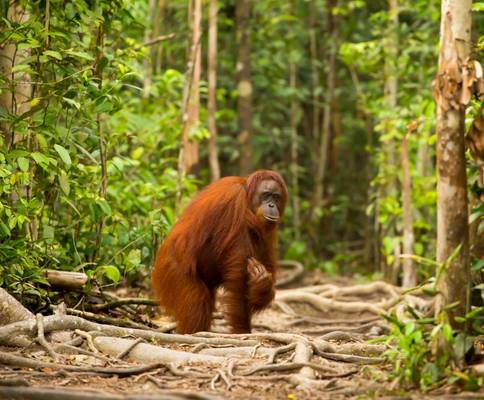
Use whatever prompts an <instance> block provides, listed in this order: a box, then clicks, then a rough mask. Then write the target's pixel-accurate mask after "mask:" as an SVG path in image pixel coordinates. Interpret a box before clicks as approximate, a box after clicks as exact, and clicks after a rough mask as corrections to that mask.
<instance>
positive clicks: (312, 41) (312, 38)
mask: <svg viewBox="0 0 484 400" xmlns="http://www.w3.org/2000/svg"><path fill="white" fill-rule="evenodd" d="M308 11H309V29H310V30H309V54H310V58H311V91H312V92H311V97H312V103H313V104H312V106H313V115H312V117H313V122H312V134H313V138H312V139H313V140H314V142H315V143H316V142H317V141H318V136H319V94H318V90H317V89H318V87H319V71H318V42H317V35H316V30H317V22H316V21H317V9H316V5H315V4H314V0H311V1H310V2H309V10H308Z"/></svg>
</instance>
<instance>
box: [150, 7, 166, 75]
mask: <svg viewBox="0 0 484 400" xmlns="http://www.w3.org/2000/svg"><path fill="white" fill-rule="evenodd" d="M164 11H165V0H158V4H157V6H156V13H155V20H154V23H153V37H154V38H157V37H159V36H161V34H162V32H163V29H162V28H163V17H164ZM150 53H151V62H152V64H153V69H152V71H153V72H154V73H155V74H159V73H160V72H161V63H162V60H163V45H162V44H161V43H160V44H158V45H157V46H152V47H151V50H150Z"/></svg>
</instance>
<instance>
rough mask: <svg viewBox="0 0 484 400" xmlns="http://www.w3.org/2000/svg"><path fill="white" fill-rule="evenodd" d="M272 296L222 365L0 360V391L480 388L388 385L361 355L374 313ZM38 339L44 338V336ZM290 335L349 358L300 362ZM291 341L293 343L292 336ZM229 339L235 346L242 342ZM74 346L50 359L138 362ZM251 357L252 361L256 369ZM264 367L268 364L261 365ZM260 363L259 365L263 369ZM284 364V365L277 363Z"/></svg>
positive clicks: (135, 393) (363, 392)
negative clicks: (121, 371)
mask: <svg viewBox="0 0 484 400" xmlns="http://www.w3.org/2000/svg"><path fill="white" fill-rule="evenodd" d="M354 283H355V282H353V281H352V280H351V279H349V278H341V277H327V276H323V275H322V274H320V273H318V272H314V271H313V272H306V273H305V274H304V276H303V277H302V279H299V280H298V281H297V282H295V283H293V284H291V285H290V286H289V289H291V288H301V287H314V286H315V285H323V284H324V285H327V284H331V285H333V286H335V287H338V288H345V287H349V286H351V285H353V284H354ZM285 290H287V287H286V288H285ZM125 294H130V293H125ZM131 295H132V293H131ZM384 295H385V294H384V293H381V292H378V291H375V292H373V293H368V294H365V295H358V296H351V295H344V296H342V297H341V298H338V301H343V302H345V301H346V302H348V303H353V302H365V303H374V304H377V303H378V302H379V301H381V300H382V297H383V296H384ZM282 303H283V302H278V300H277V298H276V301H275V302H274V304H273V305H272V306H271V307H270V308H269V309H267V310H265V311H264V312H262V313H260V314H258V315H256V316H255V317H254V318H253V334H252V335H251V336H250V337H249V335H247V337H246V338H244V336H238V338H240V339H241V340H245V339H248V340H249V339H251V338H254V337H256V336H254V335H258V334H260V335H262V336H260V337H259V336H258V343H257V345H255V346H252V345H251V346H248V347H249V348H250V351H249V350H248V348H247V347H245V350H247V352H246V353H244V355H238V354H235V353H234V354H232V353H226V354H224V357H225V359H226V360H227V361H224V363H222V364H220V363H215V364H214V363H211V362H197V361H194V362H189V363H182V364H180V365H177V366H176V368H170V367H167V365H161V366H159V367H157V368H153V369H150V370H147V371H146V372H142V373H135V374H133V375H129V376H125V377H123V376H119V375H116V374H113V375H109V374H99V373H97V372H94V371H93V372H90V371H88V370H86V371H83V372H77V371H69V370H66V369H62V368H60V369H55V368H48V367H47V368H36V369H33V368H25V367H18V366H13V365H0V399H3V398H5V399H20V398H22V399H44V398H45V399H57V398H58V399H62V398H66V399H131V398H132V399H144V398H146V399H148V398H150V399H292V400H296V399H350V398H351V399H366V398H395V399H396V398H398V399H404V398H413V399H423V398H439V399H443V398H481V399H484V391H482V392H481V393H457V389H456V388H454V387H444V388H443V389H439V390H438V391H436V392H433V393H429V394H425V395H424V394H422V393H416V392H412V393H410V394H408V393H407V394H403V393H399V392H398V391H397V389H395V388H396V382H392V381H391V379H390V373H391V367H390V366H389V365H386V364H385V363H383V362H375V363H373V362H371V361H372V359H371V358H372V357H376V358H379V355H375V354H373V353H372V351H373V349H374V348H373V347H370V348H367V347H365V346H367V343H368V340H369V339H375V338H378V337H382V336H383V335H385V334H386V333H387V328H386V325H385V323H384V322H383V321H382V320H381V319H379V318H378V317H377V316H376V315H375V314H374V313H372V312H369V311H364V310H363V311H358V312H342V311H341V310H337V309H331V308H330V307H328V308H327V310H326V311H324V310H322V309H321V308H320V307H319V308H316V307H315V306H314V305H311V304H308V303H307V302H291V303H290V307H289V306H288V304H289V303H286V304H285V305H284V304H282ZM151 310H154V309H153V307H151V308H150V307H146V306H142V307H139V308H138V312H140V313H148V314H149V313H151V312H152V311H151ZM212 331H213V332H216V333H218V334H219V335H220V337H222V338H226V337H228V336H227V335H226V332H227V331H228V327H227V326H226V324H225V321H224V319H223V317H222V316H221V315H219V314H217V315H216V318H215V319H214V324H213V327H212ZM279 333H281V334H289V335H292V336H291V337H290V338H289V339H287V341H286V342H284V340H286V337H284V338H283V339H281V340H282V342H281V340H279V339H277V338H276V340H274V338H273V337H271V336H270V335H277V334H279ZM263 335H267V336H263ZM195 336H196V335H195ZM201 336H204V335H201ZM201 336H197V337H201ZM204 337H211V336H208V335H205V336H204ZM275 337H276V336H275ZM47 338H48V339H49V340H50V338H49V337H47ZM294 338H296V339H294ZM298 338H304V340H303V342H305V343H312V341H314V342H316V341H318V340H324V343H329V344H330V345H331V346H335V349H336V350H334V351H335V352H337V353H339V354H342V356H341V357H343V356H345V357H346V356H347V355H350V356H352V355H354V354H356V357H355V359H349V358H348V359H332V358H333V357H332V356H331V354H329V353H326V352H325V351H324V350H323V351H321V352H319V353H318V351H315V352H314V353H312V354H311V355H310V356H309V358H307V359H306V361H304V360H303V361H300V360H301V356H300V354H301V353H298V351H297V346H299V344H300V342H299V341H298V340H299V339H298ZM293 340H294V343H292V341H293ZM145 342H150V341H145ZM296 342H297V343H299V344H297V343H296ZM161 346H163V348H170V349H174V350H178V351H183V352H188V353H199V354H205V353H207V354H208V353H209V352H212V351H221V352H222V353H223V352H224V351H230V350H227V349H229V348H231V345H229V344H223V343H222V344H220V345H206V344H203V343H199V344H187V343H162V344H161ZM284 346H287V348H288V350H285V349H283V350H281V352H280V353H278V354H277V355H276V354H275V355H274V359H273V361H272V362H268V361H267V359H268V355H269V353H270V352H271V351H273V350H275V349H278V348H279V349H280V348H282V347H284ZM338 346H340V347H338ZM341 346H343V347H341ZM344 346H349V347H344ZM359 346H361V347H359ZM374 346H377V345H374ZM379 346H382V345H379ZM236 347H237V348H238V349H239V350H240V349H241V348H243V347H244V346H243V345H241V346H236ZM309 347H311V346H309ZM79 348H83V349H85V350H86V354H79V353H77V354H76V352H75V351H73V352H71V353H73V354H66V353H63V354H61V355H60V356H59V358H58V360H56V362H57V363H62V364H63V365H77V366H84V367H85V366H88V367H89V366H90V367H92V368H95V367H100V368H106V367H110V366H112V367H119V366H121V365H122V366H124V367H126V366H135V365H140V363H139V362H136V361H135V360H133V359H132V358H131V356H130V354H128V355H127V357H125V358H124V359H123V361H122V362H121V361H120V360H119V359H116V357H114V358H113V357H112V355H111V356H109V355H107V354H104V357H106V356H108V357H111V358H110V359H101V358H99V357H98V358H97V357H95V356H94V354H95V353H97V354H103V353H102V351H101V350H99V349H96V348H92V347H91V346H90V345H89V343H83V344H82V345H81V346H79ZM232 348H233V346H232ZM295 348H296V350H295ZM214 349H219V350H214ZM342 349H343V350H342ZM345 349H346V350H345ZM347 349H350V350H349V351H348V350H347ZM359 349H360V350H359ZM245 350H244V351H245ZM0 351H1V352H6V353H9V354H12V355H20V356H23V357H28V358H29V359H34V360H39V361H41V362H52V361H53V360H52V354H49V352H48V351H47V350H46V348H44V347H42V346H39V345H38V344H32V345H31V346H27V347H24V348H13V347H0ZM98 351H99V353H98ZM90 352H92V353H90ZM222 353H221V354H222ZM298 354H299V355H298ZM298 357H299V359H298ZM358 357H361V359H360V358H358ZM376 358H375V359H376ZM296 359H297V360H296ZM365 360H367V361H368V360H369V362H368V363H367V362H365ZM296 363H298V365H296ZM0 364H2V362H1V361H0ZM261 366H262V367H263V368H262V369H260V370H256V368H258V367H261ZM271 366H272V367H274V369H270V368H271ZM266 367H267V369H264V368H266ZM285 367H290V369H288V370H285V369H284V368H285Z"/></svg>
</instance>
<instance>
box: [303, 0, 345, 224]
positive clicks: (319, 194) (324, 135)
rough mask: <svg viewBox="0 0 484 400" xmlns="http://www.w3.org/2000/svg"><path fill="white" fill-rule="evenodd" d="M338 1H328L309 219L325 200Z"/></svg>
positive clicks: (334, 81)
mask: <svg viewBox="0 0 484 400" xmlns="http://www.w3.org/2000/svg"><path fill="white" fill-rule="evenodd" d="M337 3H338V2H337V0H327V1H326V12H327V14H328V17H327V31H328V35H329V37H330V40H329V42H330V47H329V61H328V69H327V73H326V92H325V94H326V96H325V99H324V100H325V101H324V107H323V126H322V129H321V137H320V142H319V158H318V164H317V170H316V177H315V181H314V192H313V196H312V200H311V205H310V209H309V219H312V217H313V215H314V212H315V210H316V209H317V208H318V207H320V206H321V204H322V202H323V195H324V180H325V177H326V171H327V166H328V151H329V148H330V145H331V143H330V141H331V119H332V112H331V111H332V107H331V105H332V103H333V98H334V91H335V86H336V58H337V54H338V48H339V41H338V23H337V21H336V17H335V16H334V15H333V10H334V8H335V7H336V6H337Z"/></svg>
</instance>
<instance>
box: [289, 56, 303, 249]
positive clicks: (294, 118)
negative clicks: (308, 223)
mask: <svg viewBox="0 0 484 400" xmlns="http://www.w3.org/2000/svg"><path fill="white" fill-rule="evenodd" d="M289 86H290V87H291V89H292V98H291V186H292V194H291V199H292V222H293V227H294V237H295V239H296V240H300V238H301V219H300V207H299V176H298V167H299V165H298V151H299V149H298V147H299V146H298V135H297V126H298V120H299V116H298V112H299V110H298V108H299V106H298V104H297V99H296V90H297V67H296V64H295V62H294V61H292V60H291V61H290V63H289Z"/></svg>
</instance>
